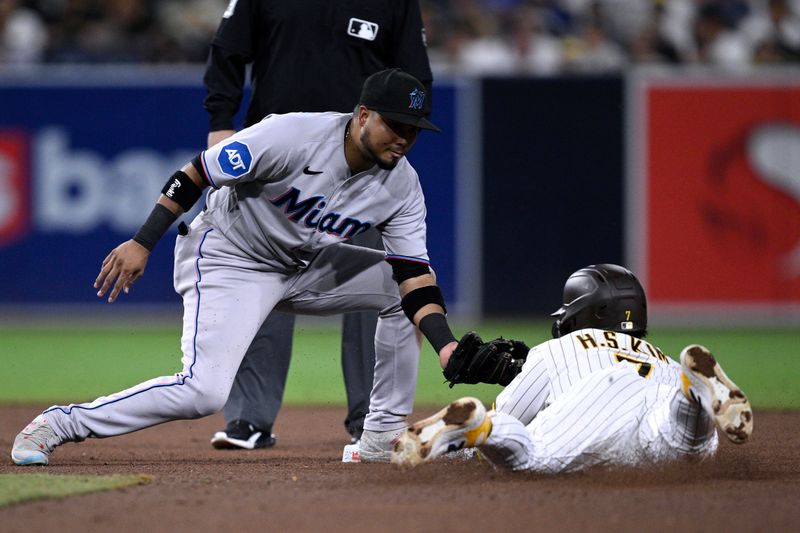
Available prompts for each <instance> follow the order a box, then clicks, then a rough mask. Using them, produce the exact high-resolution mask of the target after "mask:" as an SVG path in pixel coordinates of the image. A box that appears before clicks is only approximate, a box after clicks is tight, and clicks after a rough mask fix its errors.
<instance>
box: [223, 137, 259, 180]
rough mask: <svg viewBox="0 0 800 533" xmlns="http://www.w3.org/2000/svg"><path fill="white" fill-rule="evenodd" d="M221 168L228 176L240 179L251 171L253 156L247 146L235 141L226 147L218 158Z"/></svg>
mask: <svg viewBox="0 0 800 533" xmlns="http://www.w3.org/2000/svg"><path fill="white" fill-rule="evenodd" d="M217 162H218V163H219V168H220V169H221V170H222V172H224V173H225V174H227V175H228V176H233V177H234V178H238V177H240V176H242V175H244V174H246V173H247V172H248V171H249V170H250V164H251V163H252V162H253V156H252V155H251V154H250V148H248V147H247V145H246V144H244V143H241V142H239V141H234V142H232V143H229V144H227V145H225V146H224V147H223V148H222V150H220V152H219V155H218V156H217Z"/></svg>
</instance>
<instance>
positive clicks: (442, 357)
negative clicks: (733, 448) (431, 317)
mask: <svg viewBox="0 0 800 533" xmlns="http://www.w3.org/2000/svg"><path fill="white" fill-rule="evenodd" d="M457 346H458V343H457V342H456V341H453V342H451V343H450V344H445V345H444V347H443V348H442V349H441V350H440V351H439V364H440V365H442V369H445V368H447V362H448V361H449V360H450V356H451V355H453V352H454V351H455V349H456V347H457Z"/></svg>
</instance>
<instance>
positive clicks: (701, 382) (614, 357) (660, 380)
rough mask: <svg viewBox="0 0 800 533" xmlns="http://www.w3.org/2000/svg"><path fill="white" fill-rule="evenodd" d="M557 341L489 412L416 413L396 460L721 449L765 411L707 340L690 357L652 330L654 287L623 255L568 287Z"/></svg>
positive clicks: (530, 465)
mask: <svg viewBox="0 0 800 533" xmlns="http://www.w3.org/2000/svg"><path fill="white" fill-rule="evenodd" d="M553 316H555V317H556V321H555V323H554V324H553V336H554V337H555V338H554V339H553V340H550V341H548V342H545V343H542V344H540V345H538V346H536V347H534V348H532V349H531V350H530V352H529V354H528V356H527V358H526V360H525V363H524V365H523V366H522V370H521V371H520V373H519V374H518V375H517V376H516V377H515V378H514V379H513V381H511V383H510V384H509V385H508V387H506V388H505V389H504V390H503V391H502V392H501V393H500V395H499V396H498V397H497V401H496V408H495V409H494V410H491V411H488V412H487V410H486V408H485V407H484V406H483V405H482V404H481V402H480V400H478V399H476V398H469V397H467V398H462V399H460V400H456V401H455V402H453V403H451V404H450V405H449V406H448V407H446V408H445V409H443V410H441V411H440V412H439V413H437V414H436V415H434V416H432V417H430V418H427V419H425V420H422V421H420V422H418V423H416V424H413V425H412V426H411V427H410V428H409V429H408V430H407V431H406V432H405V434H404V435H403V436H402V437H401V439H400V441H399V442H398V444H397V448H396V452H395V454H394V456H393V460H394V461H395V462H397V463H399V464H403V465H412V466H413V465H416V464H419V463H421V462H424V461H429V460H431V459H433V458H435V457H439V456H441V455H443V454H445V453H448V452H450V451H454V450H459V449H461V448H464V447H477V448H478V449H479V450H480V452H481V454H482V455H483V456H485V457H486V458H487V459H489V461H490V462H492V463H494V464H497V465H501V466H505V467H508V468H511V469H513V470H528V471H535V472H542V473H551V474H552V473H561V472H572V471H579V470H582V469H585V468H588V467H592V466H596V465H642V464H649V463H656V462H660V461H665V460H670V459H676V458H678V457H685V456H699V457H704V456H710V455H713V454H714V452H715V451H716V449H717V446H718V442H719V441H718V437H717V428H719V429H720V430H721V431H722V432H723V433H724V434H725V435H726V436H727V437H728V438H729V439H730V440H731V441H733V442H735V443H742V442H745V441H747V439H748V438H749V437H750V435H751V433H752V431H753V411H752V409H751V407H750V403H749V402H748V400H747V397H746V396H745V395H744V394H743V393H742V391H741V390H740V389H739V388H738V387H737V386H736V385H735V384H734V383H733V382H732V381H731V380H730V379H729V378H728V377H727V376H726V375H725V372H724V371H723V370H722V368H721V367H720V365H719V364H718V363H717V361H716V360H715V358H714V357H713V356H712V354H711V352H709V351H708V350H707V349H706V348H704V347H703V346H699V345H696V344H694V345H691V346H687V347H686V348H684V350H683V351H682V352H681V355H680V361H681V362H680V364H679V363H677V362H676V361H674V360H672V359H671V358H669V357H667V356H666V355H665V354H664V353H663V352H662V351H661V350H660V349H659V348H657V347H656V346H654V345H653V344H650V343H649V342H647V341H645V340H643V337H644V336H645V333H646V330H647V305H646V299H645V293H644V290H643V289H642V287H641V285H640V284H639V281H638V280H637V279H636V277H635V276H634V275H633V274H632V273H631V272H630V271H628V270H627V269H625V268H623V267H620V266H617V265H609V264H605V265H591V266H589V267H586V268H583V269H581V270H579V271H577V272H575V273H574V274H573V275H572V276H571V277H570V278H569V280H568V281H567V283H566V285H565V287H564V304H563V306H562V307H561V308H560V309H559V310H558V311H556V313H554V315H553Z"/></svg>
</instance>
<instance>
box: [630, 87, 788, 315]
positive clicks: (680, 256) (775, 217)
mask: <svg viewBox="0 0 800 533" xmlns="http://www.w3.org/2000/svg"><path fill="white" fill-rule="evenodd" d="M795 80H796V78H795ZM635 87H636V88H635V91H636V94H635V101H636V105H635V106H634V108H633V109H631V114H632V116H633V117H635V118H634V119H633V120H632V123H633V125H634V127H633V128H632V135H633V138H632V139H631V143H630V146H632V149H631V153H632V155H633V156H634V161H636V163H635V164H633V165H632V166H631V173H630V176H629V193H630V194H629V197H628V207H629V213H630V215H631V216H630V217H629V220H630V221H631V226H630V230H631V236H632V238H631V239H629V243H628V244H629V255H630V256H631V257H632V258H633V259H634V262H635V263H637V264H638V265H639V270H640V271H642V272H643V273H644V277H645V279H646V283H647V289H648V293H649V296H650V302H651V305H652V306H653V307H655V308H657V309H664V310H672V311H677V312H680V311H681V310H690V309H695V310H698V309H702V308H707V307H709V306H711V307H716V308H717V309H718V310H719V311H720V313H721V314H722V315H733V314H737V313H739V314H742V313H743V314H745V315H747V314H751V313H753V312H756V313H767V314H778V315H779V314H782V313H783V314H785V311H786V310H787V309H797V308H800V84H797V83H795V82H793V81H791V79H781V78H774V79H772V78H763V77H762V78H760V79H741V78H738V79H730V80H720V79H706V80H703V79H695V78H692V79H683V80H676V79H668V80H664V79H660V78H652V79H649V78H640V79H639V80H638V82H637V84H636V86H635Z"/></svg>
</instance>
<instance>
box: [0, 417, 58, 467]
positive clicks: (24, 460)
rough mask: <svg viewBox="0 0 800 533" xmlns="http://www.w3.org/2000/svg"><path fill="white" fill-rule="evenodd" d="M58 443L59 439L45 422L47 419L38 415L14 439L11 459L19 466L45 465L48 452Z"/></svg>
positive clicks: (47, 459)
mask: <svg viewBox="0 0 800 533" xmlns="http://www.w3.org/2000/svg"><path fill="white" fill-rule="evenodd" d="M59 444H61V440H60V439H59V438H58V437H57V436H56V434H55V432H54V431H53V428H51V427H50V424H48V423H47V419H46V418H45V417H44V415H39V416H37V417H36V418H34V419H33V420H32V421H31V423H30V424H28V425H27V426H25V429H23V430H22V431H21V432H20V433H19V435H17V438H15V439H14V446H13V447H12V448H11V459H13V460H14V463H16V464H18V465H20V466H25V465H46V464H47V463H48V462H49V456H50V454H51V453H53V450H54V449H55V447H56V446H58V445H59Z"/></svg>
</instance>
